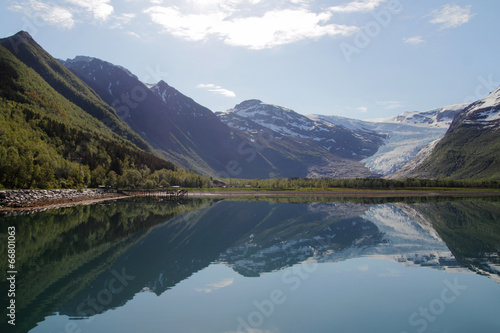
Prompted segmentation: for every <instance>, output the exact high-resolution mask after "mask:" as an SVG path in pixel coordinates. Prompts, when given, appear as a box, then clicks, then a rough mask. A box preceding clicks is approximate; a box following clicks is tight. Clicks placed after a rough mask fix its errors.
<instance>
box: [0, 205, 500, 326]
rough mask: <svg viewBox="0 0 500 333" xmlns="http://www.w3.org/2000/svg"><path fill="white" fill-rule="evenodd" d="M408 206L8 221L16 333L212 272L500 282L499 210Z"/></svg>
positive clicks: (123, 213)
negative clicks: (369, 273) (351, 269)
mask: <svg viewBox="0 0 500 333" xmlns="http://www.w3.org/2000/svg"><path fill="white" fill-rule="evenodd" d="M411 200H413V201H414V202H409V203H404V202H390V203H387V202H385V203H384V202H383V201H379V202H376V203H373V202H371V201H369V200H366V201H363V200H362V199H360V200H358V201H357V202H349V201H344V202H339V201H330V202H329V201H328V200H326V199H323V201H322V202H317V201H314V200H311V201H308V200H299V199H295V200H291V201H289V202H283V200H282V199H280V200H269V201H266V200H263V199H260V200H255V201H247V200H241V201H238V200H213V199H189V200H188V201H186V203H184V204H179V203H171V202H167V201H161V200H152V199H147V200H145V199H134V200H120V201H116V202H108V203H104V204H97V205H91V206H79V207H72V208H64V209H60V210H52V211H46V212H41V213H36V214H32V215H24V216H23V215H20V216H12V217H4V218H2V219H0V223H1V224H2V230H7V226H8V225H15V226H16V237H17V244H16V245H17V265H18V267H19V269H18V270H19V272H20V273H19V275H18V286H19V293H18V294H17V297H16V302H17V305H18V307H17V322H18V325H16V329H18V330H19V331H24V332H26V331H29V330H30V329H32V328H33V327H35V326H36V325H37V323H40V322H42V321H43V320H44V318H47V317H50V316H51V315H53V314H54V313H57V315H58V316H67V317H70V318H73V319H77V318H80V319H82V318H88V317H92V316H95V315H97V314H102V313H104V312H106V311H108V310H110V309H115V308H118V307H122V306H124V305H125V304H127V302H129V301H130V300H132V299H133V298H134V297H135V295H137V294H138V293H141V292H144V291H147V292H153V293H154V294H156V295H161V294H163V293H164V292H165V291H167V290H170V289H174V288H175V287H176V285H178V284H179V283H181V282H182V281H184V280H186V279H188V278H189V277H191V276H193V274H195V273H196V272H199V271H201V270H203V269H205V268H207V267H208V266H210V265H213V264H223V265H225V266H226V267H230V268H231V269H232V270H234V271H235V272H237V273H238V274H239V275H241V276H244V277H259V276H262V275H263V274H265V273H268V272H277V271H280V270H284V269H286V268H289V267H292V266H294V265H296V264H299V263H303V262H306V261H307V262H317V263H320V264H321V263H336V262H343V261H346V260H347V259H352V258H362V257H368V258H376V259H385V260H389V261H393V262H398V263H401V264H403V265H405V266H411V267H428V268H432V269H436V270H440V271H448V272H471V271H472V272H476V273H478V274H481V275H485V276H488V277H489V278H490V279H492V280H494V281H496V282H500V271H499V269H500V260H499V253H500V223H499V221H500V203H499V202H497V201H496V200H495V199H490V200H487V199H474V200H465V199H464V200H449V201H443V202H432V200H418V199H411ZM301 201H304V202H301ZM2 247H3V249H2V250H3V251H6V244H4V243H2ZM5 272H6V269H3V270H2V272H1V274H3V276H2V281H6V276H5V274H6V273H5ZM221 283H229V284H230V283H231V282H230V281H229V280H227V281H226V282H224V281H223V282H221ZM212 287H213V286H212ZM6 288H7V285H6V284H5V283H4V282H2V288H1V289H2V290H6ZM3 324H4V323H2V325H3ZM34 331H35V332H36V331H37V330H36V329H35V330H34Z"/></svg>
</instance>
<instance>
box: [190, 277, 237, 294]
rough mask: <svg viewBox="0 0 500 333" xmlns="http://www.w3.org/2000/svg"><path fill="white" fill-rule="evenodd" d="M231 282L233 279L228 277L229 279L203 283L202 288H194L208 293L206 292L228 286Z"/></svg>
mask: <svg viewBox="0 0 500 333" xmlns="http://www.w3.org/2000/svg"><path fill="white" fill-rule="evenodd" d="M233 283H234V279H233V278H229V279H224V280H222V281H219V282H216V283H210V284H207V285H205V287H204V288H196V289H195V290H196V291H199V292H204V293H207V294H208V293H211V292H213V291H215V290H217V289H222V288H225V287H228V286H230V285H232V284H233Z"/></svg>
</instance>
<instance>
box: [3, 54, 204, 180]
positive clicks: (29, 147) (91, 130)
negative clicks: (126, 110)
mask: <svg viewBox="0 0 500 333" xmlns="http://www.w3.org/2000/svg"><path fill="white" fill-rule="evenodd" d="M0 84H1V85H0V184H1V187H3V188H10V189H16V188H55V187H60V188H78V187H85V186H99V185H109V186H112V187H117V186H119V185H122V186H124V187H143V186H146V185H150V186H160V181H159V182H155V179H160V177H158V174H157V172H159V171H160V170H163V172H170V173H172V175H175V176H172V177H170V178H169V180H167V181H164V182H163V184H166V183H168V184H169V185H182V186H191V185H193V184H195V186H203V184H206V182H207V180H206V179H205V180H203V179H202V178H201V177H200V176H198V175H196V174H194V173H191V172H187V171H183V170H178V169H177V168H176V167H175V166H174V165H173V164H172V163H170V162H168V161H166V160H164V159H163V158H161V157H159V156H157V155H155V154H151V153H150V152H148V151H145V150H142V149H140V148H138V147H137V146H136V145H134V144H133V143H131V142H130V141H128V140H125V139H123V138H122V137H120V136H119V135H117V134H116V133H114V132H113V131H112V130H111V129H110V128H109V127H107V126H106V125H105V124H103V123H102V122H101V121H99V120H98V119H96V118H95V117H93V116H92V115H90V114H89V113H87V112H85V111H84V110H82V109H81V108H80V107H79V106H77V105H75V104H74V103H72V102H70V101H69V100H68V99H67V98H64V97H63V96H61V94H60V93H58V92H57V91H56V90H54V89H53V88H52V87H51V85H49V84H48V83H47V82H46V81H45V80H44V79H43V78H42V77H41V76H40V75H38V74H37V73H36V72H35V71H34V70H33V69H31V68H29V67H28V66H26V65H25V64H23V63H22V62H20V61H19V60H18V59H16V57H15V56H14V55H13V54H12V53H11V52H9V51H8V50H7V49H6V48H4V47H2V46H0ZM101 102H102V101H101ZM102 103H104V102H102ZM124 126H126V125H124ZM129 131H130V132H132V131H131V130H130V129H129ZM132 170H134V171H135V172H134V173H136V172H139V173H140V174H141V177H140V179H139V180H137V181H130V179H128V178H129V177H128V176H127V177H126V175H127V174H128V173H130V172H133V171H132ZM150 176H151V180H150V181H149V182H147V183H146V180H148V177H150Z"/></svg>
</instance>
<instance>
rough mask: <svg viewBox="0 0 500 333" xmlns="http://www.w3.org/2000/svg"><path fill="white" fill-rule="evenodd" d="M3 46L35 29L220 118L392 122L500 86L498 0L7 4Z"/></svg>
mask: <svg viewBox="0 0 500 333" xmlns="http://www.w3.org/2000/svg"><path fill="white" fill-rule="evenodd" d="M0 6H1V7H0V37H8V36H11V35H13V34H15V33H16V32H18V31H20V30H25V31H28V32H29V33H30V34H31V35H32V36H33V38H34V39H35V40H36V41H37V42H38V43H39V44H40V45H41V46H42V47H43V48H44V49H45V50H46V51H48V52H49V53H51V54H52V55H53V56H54V57H56V58H59V59H67V58H74V57H75V56H77V55H86V56H91V57H96V58H100V59H102V60H105V61H109V62H111V63H113V64H116V65H120V66H123V67H125V68H127V69H129V70H130V71H131V72H132V73H134V74H135V75H137V77H138V78H139V79H140V80H142V81H143V82H146V83H156V82H158V81H159V80H164V81H165V82H167V83H168V84H169V85H171V86H173V87H175V88H176V89H178V90H179V91H180V92H182V93H183V94H185V95H187V96H189V97H191V98H193V99H194V100H195V101H196V102H198V103H200V104H201V105H204V106H206V107H208V108H209V109H211V110H212V111H225V110H227V109H230V108H232V107H234V106H235V105H236V104H238V103H241V102H242V101H244V100H247V99H260V100H262V101H263V102H265V103H269V104H276V105H280V106H284V107H287V108H290V109H292V110H294V111H296V112H299V113H301V114H323V115H338V116H343V117H349V118H355V119H371V118H382V117H390V116H395V115H397V114H400V113H402V112H405V111H424V110H429V109H433V108H437V107H442V106H446V105H451V104H458V103H464V102H472V101H475V100H478V99H481V98H484V97H485V96H486V95H487V94H488V93H489V92H491V91H493V90H495V88H497V87H498V86H499V85H500V64H499V62H498V59H499V58H498V57H499V56H498V55H499V54H500V34H499V33H498V31H500V19H499V17H500V1H496V0H475V1H472V0H455V1H448V0H443V1H441V0H329V1H327V0H290V1H284V0H220V1H216V0H185V1H177V0H119V1H118V0H3V1H2V3H1V5H0Z"/></svg>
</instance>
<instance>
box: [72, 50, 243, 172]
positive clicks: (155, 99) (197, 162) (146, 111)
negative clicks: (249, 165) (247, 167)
mask: <svg viewBox="0 0 500 333" xmlns="http://www.w3.org/2000/svg"><path fill="white" fill-rule="evenodd" d="M62 63H63V64H64V65H65V66H67V67H68V68H69V69H70V70H71V71H73V73H75V74H76V75H77V76H78V77H80V78H81V79H82V80H83V81H85V82H86V83H87V84H88V85H89V86H90V87H92V89H94V90H95V91H96V92H97V94H98V95H99V96H100V97H101V98H102V99H103V100H104V101H106V102H107V103H108V104H109V105H111V106H112V107H113V108H114V109H115V110H116V112H117V114H118V115H120V117H121V118H122V119H123V120H124V121H125V122H126V123H127V124H128V125H129V126H130V127H131V128H132V129H133V130H134V131H135V132H136V133H138V134H139V135H141V136H142V138H143V139H144V140H147V141H148V142H149V143H150V144H151V145H152V146H153V147H155V148H156V149H158V150H159V151H160V152H161V153H162V154H163V155H164V156H166V157H167V158H168V159H169V160H172V161H173V162H174V163H176V164H178V165H179V166H182V167H185V168H189V169H192V170H195V171H197V172H198V173H201V174H204V175H214V174H215V173H217V172H218V171H219V170H224V168H225V164H226V163H227V161H230V160H232V159H234V158H235V157H236V156H235V155H236V151H237V143H235V142H233V141H234V140H231V134H230V132H231V131H230V129H229V128H228V127H227V126H225V125H224V124H222V123H221V122H220V121H219V120H218V119H217V117H215V116H214V115H213V113H212V112H211V111H210V110H208V109H207V108H205V107H203V106H201V105H199V104H197V103H196V102H194V101H193V100H192V99H190V98H188V97H186V96H184V95H182V94H181V93H180V92H178V91H177V90H175V89H174V88H172V87H170V86H169V85H168V84H166V83H165V82H163V81H161V82H159V83H157V84H156V85H154V86H153V87H152V88H151V89H150V88H149V87H147V86H146V85H145V84H144V83H142V82H141V81H140V80H139V79H138V78H137V77H136V76H135V75H133V74H131V73H130V72H129V71H128V70H126V69H125V68H123V67H121V66H116V65H114V64H111V63H109V62H106V61H103V60H100V59H96V58H89V57H82V56H79V57H76V58H75V59H68V60H66V61H62Z"/></svg>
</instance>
